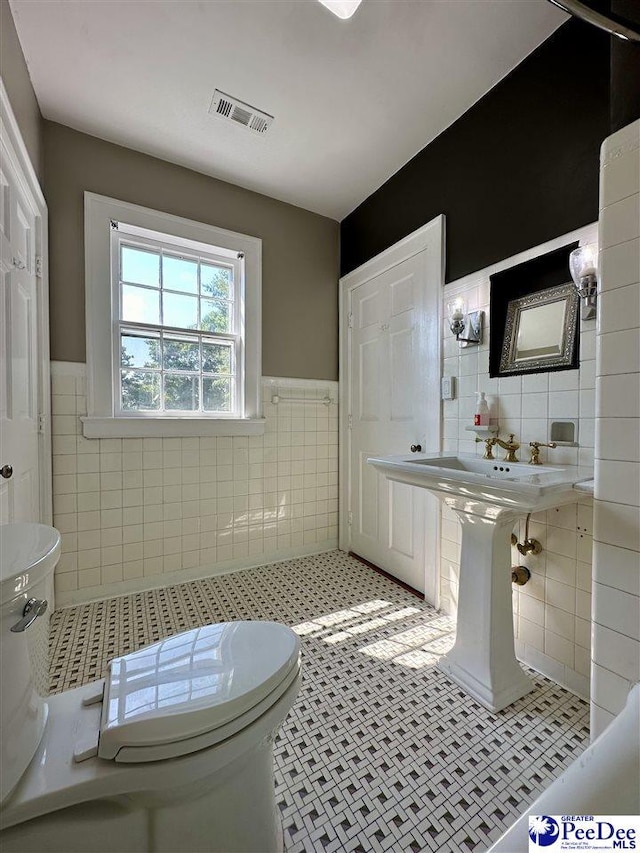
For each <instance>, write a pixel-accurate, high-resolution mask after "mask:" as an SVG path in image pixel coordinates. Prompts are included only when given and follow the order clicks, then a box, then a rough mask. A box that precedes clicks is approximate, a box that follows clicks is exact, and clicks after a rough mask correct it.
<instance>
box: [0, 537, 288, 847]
mask: <svg viewBox="0 0 640 853" xmlns="http://www.w3.org/2000/svg"><path fill="white" fill-rule="evenodd" d="M2 530H3V528H2V529H0V536H1V533H2ZM54 563H55V560H54ZM52 570H53V566H48V565H47V566H43V567H42V569H41V571H40V572H38V571H36V570H34V569H33V568H30V575H29V582H28V584H29V585H27V586H26V587H24V589H22V590H21V595H22V596H23V599H22V601H23V600H24V596H26V597H27V600H29V598H30V597H34V596H33V589H34V588H35V586H36V585H37V584H38V583H40V584H43V583H44V578H43V577H42V576H41V575H42V574H45V575H46V574H48V575H49V576H50V574H51V572H52ZM4 571H5V570H4V568H3V579H4V577H5V574H4ZM23 575H24V572H23ZM3 582H4V580H3ZM1 604H2V638H1V639H2V644H3V646H4V645H7V644H9V643H13V645H14V646H15V647H16V648H17V646H16V643H18V642H20V643H22V644H26V637H27V636H28V634H29V632H30V631H31V626H30V627H29V628H28V629H27V630H26V631H23V632H21V633H12V632H10V631H9V627H10V625H11V620H12V619H13V618H14V617H15V615H16V612H17V613H18V614H19V613H20V612H21V610H20V606H19V605H18V606H16V605H15V604H13V603H12V599H9V597H8V596H7V600H6V601H5V597H4V592H3V598H2V602H1ZM5 610H6V611H7V613H6V614H5ZM36 621H38V620H36ZM33 624H35V622H34V623H33ZM5 626H8V627H7V630H6V632H5ZM5 666H7V667H8V668H10V669H11V667H12V658H11V654H10V653H8V654H7V656H6V657H3V670H2V677H3V679H4V677H5ZM20 678H22V683H21V684H19V681H20ZM32 681H33V675H32V673H31V670H30V669H27V670H26V675H25V671H24V670H21V674H20V675H17V674H15V673H13V674H12V676H11V679H10V682H9V683H10V684H11V688H12V690H17V689H18V688H20V689H21V691H22V693H28V694H29V695H31V693H33V692H34V691H33V689H32V686H31V682H32ZM299 685H300V641H299V639H298V637H297V636H296V634H294V632H293V631H291V630H290V629H289V628H287V627H286V626H284V625H279V624H277V623H273V622H231V623H224V624H216V625H206V626H204V627H202V628H197V629H194V630H192V631H186V632H183V633H181V634H177V635H175V636H173V637H169V638H167V639H165V640H162V641H161V642H159V643H154V644H153V645H150V646H146V647H144V648H142V649H139V650H138V651H136V652H133V653H131V654H129V655H125V656H123V657H120V658H115V659H114V660H112V661H111V662H110V666H109V674H108V676H107V677H106V678H105V679H103V680H102V681H100V682H95V683H93V684H89V685H85V686H84V687H80V688H77V689H75V690H70V691H67V692H65V693H62V694H58V695H55V696H50V697H48V698H46V700H45V699H43V697H42V696H40V695H38V697H37V702H38V703H39V704H40V705H41V706H42V707H43V709H44V710H43V712H42V713H41V715H40V716H41V717H44V719H45V720H46V725H45V724H41V726H40V727H39V728H38V727H36V728H34V729H33V730H30V738H31V741H30V744H29V747H33V748H32V749H30V755H29V758H28V759H26V760H25V758H24V756H25V755H26V754H27V753H28V752H29V750H28V749H27V748H26V746H25V744H24V743H23V744H21V746H20V749H19V750H17V751H18V752H20V755H21V756H22V764H24V767H23V769H22V771H21V772H20V773H19V774H18V775H17V776H16V774H15V772H14V774H13V776H11V777H10V779H11V780H13V784H10V783H9V782H8V783H7V788H8V790H7V791H6V792H4V791H3V800H2V803H1V805H0V849H2V851H3V853H11V851H16V853H17V851H33V853H35V851H38V853H40V851H43V850H47V851H52V853H53V851H68V853H71V851H86V850H89V849H91V850H92V851H104V853H107V851H109V853H120V851H122V853H124V851H158V853H169V851H171V853H177V852H178V851H189V853H191V851H193V853H197V852H198V851H245V850H246V851H261V853H262V851H264V853H266V851H275V850H281V849H282V831H281V827H280V822H279V815H278V812H277V808H276V803H275V792H274V782H273V741H274V738H275V735H276V733H277V731H278V728H279V727H280V725H281V723H282V721H283V720H284V718H285V716H286V714H287V713H288V711H289V709H290V708H291V706H292V704H293V702H294V700H295V698H296V695H297V692H298V690H299ZM35 692H36V693H37V691H35ZM34 701H35V700H32V702H34ZM5 735H6V732H5V728H4V724H3V731H2V741H3V753H2V755H3V767H2V775H3V776H4V775H5V774H4V761H5ZM34 744H35V746H34ZM10 751H11V752H12V753H13V752H16V750H15V749H14V750H10V747H9V745H7V754H8V753H9V752H10ZM14 765H15V766H20V762H18V764H17V765H16V763H15V761H14V764H12V765H11V766H14ZM9 785H10V787H9Z"/></svg>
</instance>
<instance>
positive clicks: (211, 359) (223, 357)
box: [202, 343, 231, 373]
mask: <svg viewBox="0 0 640 853" xmlns="http://www.w3.org/2000/svg"><path fill="white" fill-rule="evenodd" d="M202 369H203V370H204V371H205V372H206V373H231V347H230V346H229V345H228V344H205V343H203V344H202Z"/></svg>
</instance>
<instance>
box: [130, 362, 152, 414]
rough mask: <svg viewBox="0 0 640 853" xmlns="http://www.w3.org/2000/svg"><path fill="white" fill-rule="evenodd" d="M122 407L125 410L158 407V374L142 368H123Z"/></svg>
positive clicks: (147, 409) (144, 409)
mask: <svg viewBox="0 0 640 853" xmlns="http://www.w3.org/2000/svg"><path fill="white" fill-rule="evenodd" d="M122 408H123V409H125V410H127V411H134V410H139V411H140V410H142V411H151V410H155V409H159V408H160V374H159V373H149V372H147V371H144V370H123V371H122Z"/></svg>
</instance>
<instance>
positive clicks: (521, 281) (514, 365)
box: [489, 243, 580, 376]
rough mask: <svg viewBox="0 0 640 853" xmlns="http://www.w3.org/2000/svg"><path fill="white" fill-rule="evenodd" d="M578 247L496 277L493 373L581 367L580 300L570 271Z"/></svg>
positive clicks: (491, 341)
mask: <svg viewBox="0 0 640 853" xmlns="http://www.w3.org/2000/svg"><path fill="white" fill-rule="evenodd" d="M576 246H577V243H572V244H571V245H569V246H563V247H562V248H561V249H556V250H555V251H553V252H548V253H547V254H545V255H540V256H539V257H537V258H534V259H533V260H531V261H526V262H525V263H522V264H518V265H517V266H514V267H511V268H510V269H507V270H503V271H502V272H499V273H495V274H494V275H492V276H491V308H490V317H489V321H490V339H489V373H490V375H491V376H517V375H519V374H526V373H543V372H547V371H556V370H575V369H576V368H577V367H578V365H579V361H578V344H579V340H578V339H579V334H580V321H579V307H580V305H579V303H580V299H579V297H578V295H577V293H576V290H575V287H574V285H573V283H572V281H571V277H570V275H569V254H570V253H571V251H572V250H573V249H574V248H575V247H576Z"/></svg>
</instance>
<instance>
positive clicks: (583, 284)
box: [569, 243, 598, 320]
mask: <svg viewBox="0 0 640 853" xmlns="http://www.w3.org/2000/svg"><path fill="white" fill-rule="evenodd" d="M569 269H570V271H571V278H572V279H573V283H574V285H575V288H576V290H577V291H578V296H579V297H580V298H581V299H582V300H583V302H582V319H583V320H594V319H595V316H596V304H597V300H598V245H597V243H589V244H588V245H586V246H580V248H579V249H574V250H573V252H571V254H570V255H569Z"/></svg>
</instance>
